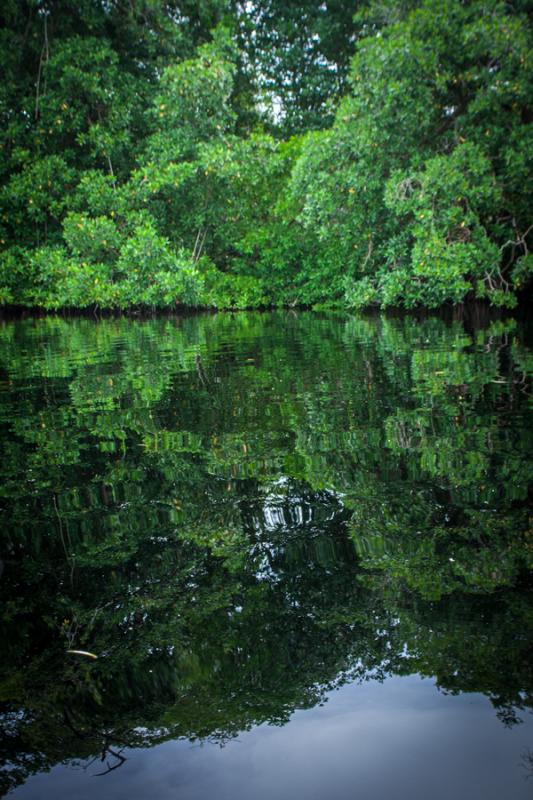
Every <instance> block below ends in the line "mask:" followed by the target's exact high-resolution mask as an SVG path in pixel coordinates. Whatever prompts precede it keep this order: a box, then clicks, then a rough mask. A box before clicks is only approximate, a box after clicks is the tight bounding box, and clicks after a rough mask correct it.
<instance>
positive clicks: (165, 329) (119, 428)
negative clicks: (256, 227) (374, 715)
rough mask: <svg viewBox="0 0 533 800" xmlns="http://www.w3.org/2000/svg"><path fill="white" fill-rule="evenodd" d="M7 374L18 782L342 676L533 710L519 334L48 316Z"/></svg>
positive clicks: (5, 685) (298, 698) (22, 344)
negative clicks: (409, 678)
mask: <svg viewBox="0 0 533 800" xmlns="http://www.w3.org/2000/svg"><path fill="white" fill-rule="evenodd" d="M0 350H1V362H2V364H3V365H4V377H5V381H4V383H3V384H2V394H1V395H0V426H1V427H2V434H3V439H4V441H5V442H6V447H5V457H4V460H3V462H2V465H1V470H2V489H1V490H0V492H1V493H0V501H1V503H2V506H3V509H4V517H5V519H6V523H7V524H6V525H5V526H4V528H5V531H6V532H5V533H4V535H3V539H2V553H1V555H2V559H3V563H4V566H5V571H4V575H3V576H2V584H1V596H2V615H1V617H0V626H1V630H0V635H1V637H2V641H4V642H5V653H6V657H5V660H4V663H3V664H2V666H1V667H0V692H1V697H0V702H1V703H2V711H3V712H4V717H3V718H4V721H5V722H6V734H5V741H4V743H5V756H4V757H5V759H6V760H7V761H9V762H12V763H14V764H15V769H14V770H13V771H11V772H10V773H9V776H8V778H7V779H6V780H7V783H6V786H8V785H12V784H13V783H16V782H20V781H22V780H24V778H25V776H26V775H27V774H29V773H31V772H33V771H36V770H40V769H45V768H46V767H47V766H50V765H51V764H54V763H56V762H57V761H59V760H64V759H66V758H83V757H88V756H90V755H91V754H94V753H95V752H97V751H99V750H100V751H101V750H102V749H105V748H108V747H111V748H112V749H113V748H115V749H116V752H119V749H120V747H121V746H123V745H124V744H125V743H128V744H136V745H149V744H151V743H153V742H155V741H159V740H161V739H164V738H166V737H170V736H173V737H175V736H187V737H210V736H211V737H215V738H217V739H220V740H224V739H225V738H227V737H231V736H233V735H236V733H237V732H238V731H239V730H242V729H245V728H249V727H250V726H252V725H253V724H256V723H257V722H261V721H269V722H271V723H275V724H283V723H284V722H285V721H286V720H287V719H288V718H289V716H290V714H291V713H292V711H293V709H294V708H296V707H306V706H310V705H313V704H315V703H317V702H320V701H321V698H322V697H323V696H324V693H325V691H326V690H327V689H328V688H330V687H331V686H333V685H335V684H336V683H339V682H342V681H344V680H347V679H363V678H365V677H374V678H377V679H381V678H383V677H385V676H386V675H388V674H391V673H397V674H405V673H411V672H420V673H422V674H424V675H428V676H435V677H436V679H437V682H438V684H439V685H440V686H441V687H442V688H443V689H445V690H447V691H450V692H460V691H481V692H484V693H485V694H487V696H489V697H490V698H491V700H492V702H493V703H494V705H495V707H496V708H497V710H498V713H499V714H500V716H501V717H502V719H503V720H504V721H507V722H510V721H513V719H514V716H513V715H514V714H515V709H516V708H518V709H519V708H525V707H532V705H533V702H532V694H531V693H532V690H533V680H532V679H533V675H532V672H531V661H532V660H531V652H530V645H529V644H528V643H529V642H530V641H531V639H532V634H533V611H532V606H531V601H530V592H529V591H528V584H527V580H526V575H527V570H528V569H531V567H532V564H533V558H532V555H533V539H532V533H531V522H530V520H529V519H528V515H527V510H525V504H526V501H527V497H528V486H529V485H530V481H531V466H530V462H529V461H528V453H529V451H530V448H531V436H532V434H531V429H530V426H529V427H528V425H527V417H526V414H527V412H528V404H527V403H528V397H527V394H526V389H527V377H528V372H530V371H531V370H530V367H531V356H530V354H529V352H528V351H527V350H526V348H525V347H524V345H523V344H521V342H520V339H519V338H518V336H517V329H516V324H515V323H513V322H510V323H502V322H500V323H495V324H494V325H492V326H491V327H489V328H486V329H478V330H476V331H475V332H466V331H465V328H464V327H463V325H461V324H459V323H453V324H451V325H446V324H445V323H443V322H442V321H440V320H438V319H428V320H424V321H422V322H418V323H414V322H413V321H412V320H410V319H404V320H383V319H381V320H379V319H372V318H354V319H350V320H347V321H341V320H338V319H335V318H319V317H316V316H309V315H305V314H302V315H295V314H285V313H280V314H274V315H265V316H262V315H233V316H225V317H222V318H221V317H213V316H209V317H202V318H189V319H181V320H179V321H178V320H175V319H160V320H155V321H146V322H132V321H130V320H124V319H118V320H116V319H113V320H108V321H103V322H100V323H98V324H94V323H92V322H91V321H89V320H76V321H65V320H62V319H43V320H35V321H25V322H21V323H18V324H16V325H5V326H4V327H3V328H1V329H0ZM68 648H75V649H86V650H90V651H93V652H97V653H98V654H99V659H98V660H97V661H95V662H90V663H89V662H88V661H84V660H83V659H77V660H76V658H75V657H72V656H68V655H66V654H65V650H66V649H68ZM22 666H24V669H21V668H22ZM58 676H60V680H58Z"/></svg>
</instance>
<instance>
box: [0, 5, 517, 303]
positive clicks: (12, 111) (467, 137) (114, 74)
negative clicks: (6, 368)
mask: <svg viewBox="0 0 533 800" xmlns="http://www.w3.org/2000/svg"><path fill="white" fill-rule="evenodd" d="M0 20H1V27H0V38H1V45H2V47H1V54H0V61H1V65H2V72H3V75H4V81H3V84H2V87H1V89H0V119H1V123H2V124H1V130H0V152H1V156H0V245H1V252H0V302H2V303H3V304H20V305H26V306H35V305H38V306H43V307H45V308H59V307H66V306H75V307H87V306H98V307H102V308H130V307H132V306H136V305H150V306H157V307H163V306H165V307H176V306H183V305H185V306H205V307H219V308H235V307H260V306H266V305H293V304H306V305H320V304H336V305H345V306H350V307H359V306H367V305H379V306H382V307H387V306H403V307H414V306H426V307H436V306H439V305H442V304H443V303H459V302H462V301H464V300H467V299H472V298H478V299H484V300H489V301H490V302H491V303H492V304H495V305H500V306H511V307H512V306H514V305H515V304H516V302H517V299H519V298H520V296H522V295H524V294H525V293H526V291H527V290H528V288H529V287H530V281H531V274H532V271H533V267H532V258H533V257H532V255H531V254H530V252H529V248H530V245H531V233H532V231H533V227H532V225H533V220H532V219H531V211H530V209H531V198H532V195H533V192H532V187H533V178H532V163H531V156H530V154H531V152H533V135H532V130H533V128H532V125H531V123H532V120H533V113H532V108H531V97H532V96H533V55H532V54H533V37H532V29H531V7H530V4H529V3H528V2H514V3H504V2H501V1H500V0H490V2H485V0H483V1H481V0H469V2H459V0H446V1H445V2H440V0H423V2H419V1H415V0H406V2H402V3H392V2H389V0H386V1H385V2H378V1H377V0H370V2H367V1H365V2H361V3H353V4H352V3H344V2H338V0H329V1H326V2H324V3H318V2H309V0H305V1H304V2H299V3H280V2H277V0H258V2H256V3H244V4H243V3H239V2H237V1H236V0H202V2H200V3H198V2H194V3H193V2H187V1H186V0H184V1H181V0H180V1H179V2H178V0H172V2H162V0H129V2H125V0H124V2H123V1H122V0H114V2H102V0H82V2H76V3H74V2H72V1H71V0H24V2H15V0H8V2H5V3H4V4H3V7H2V10H1V11H0Z"/></svg>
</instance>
